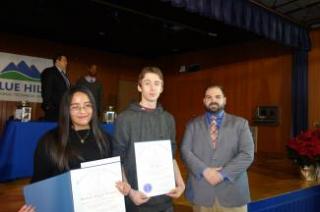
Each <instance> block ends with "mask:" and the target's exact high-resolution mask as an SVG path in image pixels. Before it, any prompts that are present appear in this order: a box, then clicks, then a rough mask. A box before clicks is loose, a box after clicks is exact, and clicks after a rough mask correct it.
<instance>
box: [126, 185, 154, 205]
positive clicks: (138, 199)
mask: <svg viewBox="0 0 320 212" xmlns="http://www.w3.org/2000/svg"><path fill="white" fill-rule="evenodd" d="M129 197H130V199H131V200H132V202H133V203H134V204H135V205H141V204H143V203H145V202H148V200H149V199H150V197H147V196H146V195H145V194H144V193H142V192H140V191H137V190H134V189H131V190H130V192H129Z"/></svg>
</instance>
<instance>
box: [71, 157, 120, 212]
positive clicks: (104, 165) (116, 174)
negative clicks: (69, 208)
mask: <svg viewBox="0 0 320 212" xmlns="http://www.w3.org/2000/svg"><path fill="white" fill-rule="evenodd" d="M81 167H82V169H78V170H77V172H76V173H74V174H72V175H71V182H72V192H73V193H74V194H76V195H74V197H73V201H74V209H75V211H77V212H78V211H79V212H81V211H83V212H86V211H97V212H104V211H119V212H120V211H125V205H124V197H123V195H122V194H121V193H120V191H119V190H118V189H117V188H116V182H117V181H121V180H122V173H121V165H120V157H114V158H108V159H104V160H98V161H92V162H88V163H84V164H81ZM84 167H87V168H84Z"/></svg>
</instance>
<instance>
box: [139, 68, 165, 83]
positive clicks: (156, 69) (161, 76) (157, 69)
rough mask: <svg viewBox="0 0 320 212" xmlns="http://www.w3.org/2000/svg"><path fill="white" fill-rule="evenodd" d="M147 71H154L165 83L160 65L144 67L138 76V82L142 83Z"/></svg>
mask: <svg viewBox="0 0 320 212" xmlns="http://www.w3.org/2000/svg"><path fill="white" fill-rule="evenodd" d="M147 73H153V74H156V75H158V76H159V78H160V79H161V80H162V83H163V74H162V71H161V69H160V68H158V67H155V66H147V67H144V68H143V69H142V70H141V72H140V74H139V77H138V84H139V85H140V83H141V81H142V79H143V78H144V76H145V75H146V74H147Z"/></svg>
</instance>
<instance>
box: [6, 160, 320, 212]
mask: <svg viewBox="0 0 320 212" xmlns="http://www.w3.org/2000/svg"><path fill="white" fill-rule="evenodd" d="M182 170H184V169H182ZM182 173H183V176H184V178H185V177H186V173H185V172H184V171H183V172H182ZM28 182H29V179H21V180H16V181H12V182H7V183H0V212H11V211H17V210H18V208H19V207H21V205H23V196H22V193H21V188H22V187H23V186H24V185H26V184H27V183H28ZM249 183H250V190H251V198H252V200H253V201H255V200H260V199H265V198H268V197H272V196H276V195H280V194H283V193H287V192H290V191H295V190H299V189H301V188H306V187H310V186H313V185H315V184H316V183H317V182H306V181H304V180H302V179H301V178H300V176H299V173H298V172H297V170H296V168H295V167H294V165H293V164H292V163H291V161H288V160H287V159H279V158H265V157H264V158H257V157H256V158H255V162H254V163H253V165H252V166H251V167H250V169H249ZM174 206H175V211H177V212H180V211H181V212H189V211H190V212H191V211H192V210H191V207H190V204H189V203H188V202H187V201H186V200H185V199H184V198H183V197H181V198H179V199H178V200H175V204H174Z"/></svg>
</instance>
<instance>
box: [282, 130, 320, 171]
mask: <svg viewBox="0 0 320 212" xmlns="http://www.w3.org/2000/svg"><path fill="white" fill-rule="evenodd" d="M287 149H288V154H289V158H291V159H293V160H294V162H295V163H297V164H298V165H299V166H310V165H317V164H319V163H320V128H316V129H314V130H307V131H305V132H302V133H301V134H299V135H298V136H296V137H295V138H292V139H291V140H290V141H289V143H288V145H287Z"/></svg>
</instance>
